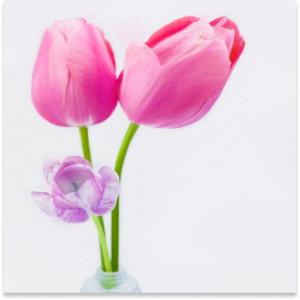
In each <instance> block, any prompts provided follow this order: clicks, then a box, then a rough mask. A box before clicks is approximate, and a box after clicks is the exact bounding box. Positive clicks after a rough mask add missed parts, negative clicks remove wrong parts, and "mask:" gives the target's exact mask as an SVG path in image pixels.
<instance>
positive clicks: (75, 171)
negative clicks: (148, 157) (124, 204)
mask: <svg viewBox="0 0 300 300" xmlns="http://www.w3.org/2000/svg"><path fill="white" fill-rule="evenodd" d="M44 176H45V178H46V181H47V183H48V184H49V186H50V189H51V194H48V193H44V192H31V195H32V198H33V201H34V202H35V204H36V205H37V206H38V207H39V208H40V209H41V210H42V211H43V212H45V213H47V214H48V215H51V216H54V217H58V218H60V219H61V220H63V221H65V222H68V223H79V222H85V221H86V220H88V219H89V216H90V215H91V214H95V215H97V216H101V215H104V214H106V213H108V212H109V211H111V210H112V209H113V208H114V207H115V205H116V200H117V198H118V195H119V177H118V175H117V173H116V172H114V171H113V170H112V169H111V168H109V167H102V168H101V169H100V170H99V172H98V174H96V173H95V172H94V171H93V169H92V166H91V164H90V162H89V161H87V160H86V159H84V158H82V157H80V156H70V157H68V158H66V159H65V160H63V161H62V162H61V163H59V162H56V161H54V160H52V159H49V158H48V159H47V160H46V161H45V162H44Z"/></svg>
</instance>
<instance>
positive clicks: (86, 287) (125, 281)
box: [80, 267, 141, 293]
mask: <svg viewBox="0 0 300 300" xmlns="http://www.w3.org/2000/svg"><path fill="white" fill-rule="evenodd" d="M80 292H81V293H140V292H141V290H140V288H139V285H138V283H137V281H136V280H135V279H133V278H132V277H130V276H128V275H127V274H126V271H125V270H124V269H123V268H122V267H120V270H119V271H118V272H114V273H108V272H103V271H102V270H101V268H100V267H99V268H98V269H97V271H96V274H95V275H94V276H92V277H90V278H88V279H87V280H86V281H85V282H84V284H83V287H82V289H81V291H80Z"/></svg>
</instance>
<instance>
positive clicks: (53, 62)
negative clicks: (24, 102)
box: [31, 28, 69, 126]
mask: <svg viewBox="0 0 300 300" xmlns="http://www.w3.org/2000/svg"><path fill="white" fill-rule="evenodd" d="M68 73H69V71H68V68H67V60H66V41H65V39H64V37H63V36H62V34H61V33H60V32H58V31H56V30H54V29H51V28H49V29H47V30H46V31H45V33H44V35H43V38H42V42H41V46H40V49H39V53H38V57H37V60H36V63H35V66H34V71H33V75H32V85H31V95H32V101H33V104H34V106H35V108H36V110H37V111H38V113H39V114H40V115H41V116H42V117H43V118H44V119H46V120H47V121H49V122H50V123H52V124H55V125H59V126H69V125H68V123H67V121H66V119H65V105H64V98H65V91H66V88H67V85H68V81H69V74H68Z"/></svg>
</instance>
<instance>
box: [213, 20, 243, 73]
mask: <svg viewBox="0 0 300 300" xmlns="http://www.w3.org/2000/svg"><path fill="white" fill-rule="evenodd" d="M224 19H226V20H224ZM223 20H224V21H225V22H224V24H222V27H224V28H227V29H233V30H234V41H233V45H232V49H231V54H230V61H231V62H232V68H233V67H234V66H235V64H236V62H237V61H238V59H239V57H240V55H241V54H242V52H243V50H244V47H245V41H244V39H243V37H242V36H241V35H240V31H239V29H238V27H237V26H236V24H235V23H234V22H233V21H231V20H229V19H228V18H226V17H221V18H218V19H215V20H213V21H212V22H210V25H211V26H217V25H218V24H219V23H220V22H222V23H223Z"/></svg>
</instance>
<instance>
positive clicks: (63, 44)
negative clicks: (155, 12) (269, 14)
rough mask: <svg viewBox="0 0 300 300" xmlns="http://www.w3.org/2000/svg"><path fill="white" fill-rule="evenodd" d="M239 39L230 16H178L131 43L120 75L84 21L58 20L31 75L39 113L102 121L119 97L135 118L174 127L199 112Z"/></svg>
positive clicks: (58, 121) (70, 122)
mask: <svg viewBox="0 0 300 300" xmlns="http://www.w3.org/2000/svg"><path fill="white" fill-rule="evenodd" d="M244 46H245V42H244V40H243V38H242V36H241V35H240V33H239V29H238V27H237V26H236V24H235V23H234V22H232V21H231V20H229V19H228V18H227V17H221V18H218V19H216V20H214V21H211V22H207V21H206V20H205V19H200V18H197V17H184V18H181V19H178V20H176V21H174V22H172V23H170V24H168V25H166V26H164V27H162V28H161V29H159V30H158V31H157V32H155V33H154V34H153V35H152V36H151V37H150V38H149V40H148V41H147V42H146V43H144V44H143V43H138V42H131V43H130V45H129V46H128V49H127V51H126V58H125V64H124V70H123V72H121V75H120V76H119V79H118V86H117V78H116V72H115V60H114V54H113V50H112V48H111V46H110V43H109V42H108V41H107V40H106V39H105V38H104V33H103V32H102V31H101V30H100V29H99V28H97V27H96V26H94V25H92V24H89V23H88V22H86V21H85V20H84V19H68V20H64V21H57V22H56V23H54V24H53V25H52V26H51V27H50V28H48V29H47V30H46V31H45V33H44V36H43V38H42V42H41V46H40V50H39V53H38V57H37V61H36V64H35V67H34V72H33V77H32V100H33V104H34V106H35V108H36V109H37V111H38V112H39V114H40V115H41V116H42V117H43V118H45V119H46V120H47V121H49V122H51V123H53V124H55V125H59V126H74V127H82V126H85V127H88V126H90V125H92V124H97V123H100V122H103V121H105V120H106V119H107V118H108V117H109V116H110V115H111V114H112V112H113V111H114V109H115V107H116V105H117V101H118V99H119V101H120V104H121V106H122V108H123V110H124V111H125V113H126V114H127V116H128V118H129V119H130V120H131V121H132V122H133V123H136V124H143V125H148V126H152V127H164V128H177V127H183V126H186V125H189V124H192V123H194V122H196V121H197V120H199V119H200V118H202V117H203V116H205V114H206V113H207V112H208V111H209V110H210V108H211V107H212V106H213V104H214V103H215V102H216V100H217V99H218V97H219V96H220V94H221V92H222V90H223V88H224V86H225V84H226V82H227V80H228V78H229V76H230V74H231V72H232V70H233V68H234V67H235V65H236V63H237V61H238V59H239V57H240V55H241V53H242V52H243V49H244Z"/></svg>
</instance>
